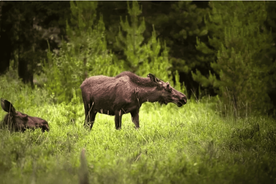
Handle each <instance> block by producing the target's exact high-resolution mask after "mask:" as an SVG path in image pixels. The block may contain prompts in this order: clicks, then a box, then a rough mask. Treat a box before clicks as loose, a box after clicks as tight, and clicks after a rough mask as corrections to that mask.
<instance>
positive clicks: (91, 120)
mask: <svg viewBox="0 0 276 184" xmlns="http://www.w3.org/2000/svg"><path fill="white" fill-rule="evenodd" d="M96 114H97V112H95V113H93V112H91V113H90V119H89V122H90V123H91V124H90V130H91V129H92V127H93V125H94V121H95V117H96Z"/></svg>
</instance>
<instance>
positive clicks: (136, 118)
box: [131, 110, 139, 128]
mask: <svg viewBox="0 0 276 184" xmlns="http://www.w3.org/2000/svg"><path fill="white" fill-rule="evenodd" d="M131 119H132V122H133V123H134V124H135V127H136V128H139V110H135V111H132V112H131Z"/></svg>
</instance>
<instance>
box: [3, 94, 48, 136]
mask: <svg viewBox="0 0 276 184" xmlns="http://www.w3.org/2000/svg"><path fill="white" fill-rule="evenodd" d="M1 107H2V109H3V110H4V111H6V112H7V113H8V114H6V116H5V118H4V120H3V125H4V126H8V128H9V129H10V130H14V131H22V132H24V131H25V130H26V129H28V128H30V129H35V128H41V129H42V131H43V132H44V131H45V130H47V131H49V125H48V122H47V121H45V120H44V119H41V118H38V117H31V116H28V115H27V114H24V113H21V112H18V111H16V110H15V108H14V107H13V105H12V104H11V103H10V102H9V101H7V100H4V99H1Z"/></svg>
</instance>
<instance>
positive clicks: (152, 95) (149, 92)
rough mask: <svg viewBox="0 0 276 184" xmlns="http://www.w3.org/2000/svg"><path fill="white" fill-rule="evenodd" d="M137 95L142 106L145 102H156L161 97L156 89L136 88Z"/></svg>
mask: <svg viewBox="0 0 276 184" xmlns="http://www.w3.org/2000/svg"><path fill="white" fill-rule="evenodd" d="M135 93H136V97H137V98H138V100H139V102H140V103H141V104H142V103H144V102H156V101H158V99H159V97H160V95H161V93H160V92H159V91H158V90H157V89H156V87H146V88H136V89H135Z"/></svg>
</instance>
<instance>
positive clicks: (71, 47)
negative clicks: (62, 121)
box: [0, 1, 276, 116]
mask: <svg viewBox="0 0 276 184" xmlns="http://www.w3.org/2000/svg"><path fill="white" fill-rule="evenodd" d="M275 7H276V4H275V3H274V2H129V3H128V2H73V1H71V2H22V3H13V2H1V3H0V48H1V50H2V52H1V53H0V56H1V58H2V60H1V61H2V62H1V63H0V73H1V74H2V73H4V72H5V71H6V70H7V69H8V68H9V66H12V67H13V69H18V75H19V77H20V78H21V79H23V82H24V83H27V82H30V83H33V82H34V83H35V84H39V85H40V86H43V85H44V84H43V83H46V88H47V90H48V91H49V92H50V94H51V97H53V98H55V99H56V101H57V102H64V101H66V102H67V103H69V102H70V99H71V98H72V89H73V90H75V91H76V93H77V94H79V89H78V86H79V85H80V84H81V82H82V81H83V79H84V78H86V77H88V76H91V75H97V74H104V75H109V76H114V75H116V74H118V73H120V72H121V71H123V70H130V71H133V72H136V73H137V74H139V75H142V76H145V75H146V74H147V73H148V72H151V73H155V74H156V75H157V76H159V77H160V78H163V79H164V80H165V81H166V80H168V81H172V80H173V81H174V82H175V81H176V80H175V76H174V75H175V74H177V73H179V80H180V81H176V82H180V83H181V84H182V83H183V82H184V83H183V84H184V85H185V87H186V88H187V91H186V93H187V96H188V97H189V98H193V97H195V98H201V97H203V96H208V95H212V96H215V95H217V94H218V95H219V96H220V98H221V104H222V105H224V106H225V105H226V106H227V109H228V110H230V111H232V112H233V113H234V114H235V116H238V114H240V115H244V111H243V109H250V110H251V111H253V112H257V113H263V114H266V113H270V114H275V110H274V109H275V106H276V98H275V96H276V88H275V81H276V75H275V74H276V73H275V71H276V70H275V66H276V65H275V63H276V62H275V58H276V55H275V53H276V52H275V40H276V39H275V38H276V37H275V35H276V34H275V33H276V29H275V28H276V26H275V25H276V24H275V22H276V19H275V17H276V16H275V11H274V10H275ZM61 9H62V11H60V10H61ZM47 47H48V50H47ZM10 61H13V64H11V62H10ZM156 63H158V64H156ZM193 73H194V75H192V74H193ZM33 75H35V80H33ZM40 79H43V80H42V81H39V80H40ZM256 104H257V105H256ZM228 110H226V111H228Z"/></svg>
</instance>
